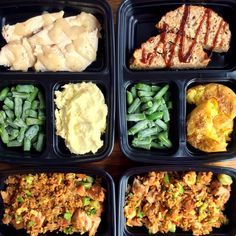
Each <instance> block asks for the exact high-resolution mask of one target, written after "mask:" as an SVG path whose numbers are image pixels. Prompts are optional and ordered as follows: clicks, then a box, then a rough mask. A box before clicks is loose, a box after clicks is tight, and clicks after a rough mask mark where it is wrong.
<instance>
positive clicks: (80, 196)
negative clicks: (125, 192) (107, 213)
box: [1, 173, 105, 236]
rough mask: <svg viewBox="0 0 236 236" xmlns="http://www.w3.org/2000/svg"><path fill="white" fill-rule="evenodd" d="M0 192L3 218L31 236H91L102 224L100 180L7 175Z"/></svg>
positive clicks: (75, 176) (59, 175)
mask: <svg viewBox="0 0 236 236" xmlns="http://www.w3.org/2000/svg"><path fill="white" fill-rule="evenodd" d="M5 183H6V185H7V187H6V190H5V191H1V196H2V199H3V202H4V206H5V212H4V216H3V219H2V222H3V223H4V224H11V225H13V226H14V227H15V228H16V229H26V230H27V233H28V234H30V235H31V236H37V235H39V234H40V233H46V232H48V231H50V232H52V231H56V230H57V231H62V232H64V233H65V234H73V233H74V232H78V233H81V234H83V233H85V232H88V235H89V236H94V235H95V234H96V231H97V229H98V226H99V224H100V222H101V214H102V212H103V209H104V200H105V189H104V188H103V187H102V186H101V179H99V178H96V179H94V178H93V177H90V176H87V175H85V174H74V173H66V174H64V173H54V174H45V173H40V174H34V175H32V174H28V175H15V176H9V177H8V178H7V179H6V181H5Z"/></svg>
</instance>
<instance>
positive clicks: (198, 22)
mask: <svg viewBox="0 0 236 236" xmlns="http://www.w3.org/2000/svg"><path fill="white" fill-rule="evenodd" d="M156 27H157V28H158V29H160V30H162V31H167V32H172V33H178V34H184V35H185V36H186V37H188V38H191V39H194V40H196V42H197V43H200V44H201V45H202V46H203V48H204V49H208V50H212V51H214V52H220V53H221V52H227V51H228V50H229V47H230V39H231V32H230V29H229V24H228V23H227V22H225V21H224V19H223V18H222V17H220V16H219V15H218V14H217V13H216V12H214V11H213V10H211V9H210V8H206V7H203V6H192V5H182V6H181V7H179V8H177V9H176V10H174V11H170V12H168V13H166V15H164V16H163V17H162V18H161V20H160V21H159V22H158V23H157V25H156Z"/></svg>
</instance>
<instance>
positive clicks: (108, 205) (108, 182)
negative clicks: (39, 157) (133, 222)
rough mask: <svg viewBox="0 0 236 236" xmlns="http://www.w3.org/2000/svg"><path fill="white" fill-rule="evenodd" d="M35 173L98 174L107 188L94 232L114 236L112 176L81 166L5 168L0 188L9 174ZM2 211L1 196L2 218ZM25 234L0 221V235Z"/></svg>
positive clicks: (61, 235) (55, 233)
mask: <svg viewBox="0 0 236 236" xmlns="http://www.w3.org/2000/svg"><path fill="white" fill-rule="evenodd" d="M36 173H84V174H86V175H90V176H99V177H101V178H102V186H103V187H104V188H105V189H106V190H107V192H106V200H105V210H104V212H103V214H102V220H101V223H100V225H99V228H98V231H97V233H96V235H97V236H110V235H114V236H116V218H115V209H116V207H115V198H114V197H115V188H114V181H113V179H112V177H111V176H110V175H109V174H108V173H106V172H105V171H103V170H98V169H82V168H77V167H76V168H74V167H63V168H50V170H49V169H48V168H23V169H21V170H13V169H12V170H5V171H1V174H0V189H1V190H4V188H5V186H4V180H5V178H6V177H7V176H9V175H17V174H36ZM3 213H4V206H3V202H2V198H1V199H0V216H1V219H2V216H3ZM13 234H14V235H16V236H26V235H28V234H26V231H25V230H16V229H14V228H13V227H12V226H10V225H4V224H3V223H2V222H1V223H0V235H1V236H11V235H13ZM43 235H45V236H55V235H60V236H65V235H66V234H65V233H57V232H52V233H50V232H48V233H46V234H43ZM73 235H78V236H79V235H80V234H78V233H74V234H73ZM84 235H86V236H87V235H88V234H84Z"/></svg>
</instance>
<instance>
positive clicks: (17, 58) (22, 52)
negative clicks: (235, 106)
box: [0, 38, 36, 71]
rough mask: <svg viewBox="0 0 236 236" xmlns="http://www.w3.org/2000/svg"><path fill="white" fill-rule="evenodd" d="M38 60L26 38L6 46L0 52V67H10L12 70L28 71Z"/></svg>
mask: <svg viewBox="0 0 236 236" xmlns="http://www.w3.org/2000/svg"><path fill="white" fill-rule="evenodd" d="M35 61H36V59H35V56H34V54H33V51H32V48H31V46H30V44H29V42H28V40H27V39H26V38H24V39H23V40H22V41H13V42H10V43H8V44H7V45H5V46H4V47H3V48H2V49H1V51H0V65H4V66H7V67H10V70H21V71H27V70H28V69H29V68H30V67H32V66H33V65H34V63H35Z"/></svg>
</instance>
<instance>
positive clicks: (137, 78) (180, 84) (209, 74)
mask: <svg viewBox="0 0 236 236" xmlns="http://www.w3.org/2000/svg"><path fill="white" fill-rule="evenodd" d="M182 4H187V5H201V6H205V7H209V8H211V9H213V10H214V11H215V12H216V13H218V14H219V15H220V16H222V17H223V19H224V20H225V21H226V22H228V23H229V25H230V30H231V33H232V38H231V45H230V49H229V51H228V52H227V53H222V54H219V53H212V62H211V64H210V65H208V67H207V68H205V69H198V70H193V69H188V70H174V69H161V70H157V69H156V70H131V69H129V65H128V63H129V60H130V57H131V56H132V54H133V52H134V50H135V49H136V48H138V47H139V46H140V45H141V43H142V42H144V41H146V40H147V39H148V38H150V37H151V36H155V35H157V34H159V32H158V30H157V29H156V28H155V24H156V23H157V22H158V21H159V20H160V19H161V17H162V16H163V15H165V14H166V13H167V12H169V11H171V10H175V9H176V8H178V7H180V6H181V5H182ZM235 10H236V4H235V2H234V1H232V0H223V1H218V0H210V1H207V2H199V1H198V0H186V1H183V2H176V1H174V0H168V1H163V0H148V1H142V0H137V1H132V0H126V1H124V2H123V3H122V4H121V6H120V8H119V11H118V35H117V43H118V50H117V51H118V63H117V65H118V69H117V70H118V106H119V113H120V120H119V129H120V130H119V131H120V143H121V150H122V152H123V153H124V155H125V156H126V157H127V158H129V159H131V160H133V161H137V162H145V163H156V164H157V163H158V164H167V163H168V164H178V163H179V162H184V163H186V164H191V163H193V161H194V163H199V164H203V163H209V162H216V161H224V160H229V159H234V158H235V155H236V152H235V148H234V146H235V137H234V136H235V135H234V132H233V134H232V135H231V137H232V141H231V142H230V144H229V145H228V150H227V152H223V153H206V152H204V153H203V152H199V151H197V150H195V149H193V148H191V147H190V146H189V145H188V144H187V142H186V120H187V118H186V116H187V115H188V113H189V111H190V107H189V106H187V105H186V97H185V94H186V90H187V88H188V87H189V86H191V83H190V81H193V79H194V78H196V79H195V80H194V82H196V83H201V82H204V83H208V82H210V81H214V82H217V83H227V84H228V83H230V84H232V86H233V87H234V84H235V83H234V80H235V78H236V77H235V66H236V64H235V61H234V59H233V57H234V56H233V55H234V54H235V52H236V45H235V44H234V41H235V40H234V39H235V37H236V31H235V29H234V28H233V25H234V22H235V17H236V16H235V14H234V12H235ZM124 32H127V33H124ZM137 82H142V83H150V82H152V83H170V84H175V85H176V87H174V88H173V90H174V91H173V97H174V103H175V105H176V106H177V107H178V108H176V107H175V109H177V110H174V111H173V113H174V122H173V124H172V127H173V129H172V131H171V132H170V133H171V136H173V137H174V138H173V139H174V149H173V150H172V151H171V152H162V151H160V152H158V151H155V152H153V151H147V150H141V149H134V148H132V147H131V146H130V142H129V140H128V138H127V134H126V131H127V126H126V121H125V114H126V113H125V112H126V109H127V108H126V101H125V90H124V88H127V86H129V84H132V83H137ZM232 86H231V87H232ZM234 91H235V90H234Z"/></svg>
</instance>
